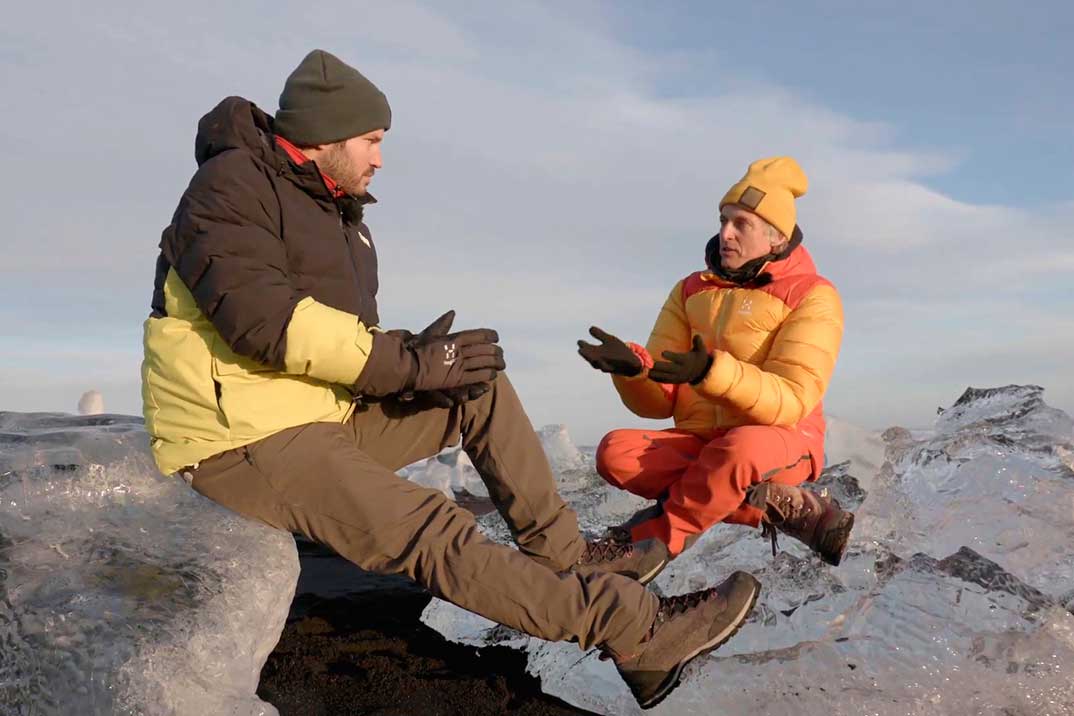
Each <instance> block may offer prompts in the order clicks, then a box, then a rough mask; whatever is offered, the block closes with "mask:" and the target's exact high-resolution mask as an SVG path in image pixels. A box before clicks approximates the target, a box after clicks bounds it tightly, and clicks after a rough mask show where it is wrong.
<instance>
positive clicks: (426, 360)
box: [407, 328, 506, 391]
mask: <svg viewBox="0 0 1074 716" xmlns="http://www.w3.org/2000/svg"><path fill="white" fill-rule="evenodd" d="M499 340H500V336H499V334H497V333H496V331H494V330H491V329H489V328H476V329H473V330H469V331H459V332H458V333H451V334H448V335H446V336H441V337H439V338H431V339H429V340H428V341H426V342H425V343H416V345H414V347H413V348H411V352H412V353H413V355H414V357H415V358H416V359H417V372H416V373H415V374H414V379H413V383H412V384H410V385H408V386H407V387H408V388H412V389H414V390H416V391H423V390H444V389H450V388H461V387H463V386H469V385H473V384H475V383H491V382H492V381H493V380H495V378H496V373H497V371H501V370H503V369H504V368H505V367H506V365H505V364H504V362H503V349H502V348H500V347H499V346H498V345H496V342H497V341H499Z"/></svg>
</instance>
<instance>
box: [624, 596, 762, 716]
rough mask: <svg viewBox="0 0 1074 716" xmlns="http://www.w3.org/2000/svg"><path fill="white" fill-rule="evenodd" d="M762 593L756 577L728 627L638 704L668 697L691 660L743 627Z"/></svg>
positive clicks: (646, 704)
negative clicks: (747, 599) (747, 598)
mask: <svg viewBox="0 0 1074 716" xmlns="http://www.w3.org/2000/svg"><path fill="white" fill-rule="evenodd" d="M760 594H761V583H760V582H758V581H757V580H756V579H754V580H753V594H752V595H751V596H750V599H749V601H748V602H746V603H745V604H744V605H743V607H742V609H741V611H739V613H738V614H736V615H735V619H734V621H732V622H731V623H730V624H728V625H727V628H726V629H724V630H723V631H721V632H720V633H719V634H717V635H716V636H714V637H713V638H712V640H711V641H709V642H708V643H706V644H704V645H703V646H701V647H699V648H698V649H697V651H695V652H694V653H692V654H690V655H689V656H688V657H686V658H685V659H683V660H682V661H680V662H679V665H678V666H676V667H675V668H674V669H673V670H672V671H671V673H669V674H668V676H667V678H666V679H664V681H663V682H662V683H661V684H660V686H659V687H658V688H657V690H656V693H655V694H653V696H652V697H650V698H649V699H647V700H646V701H641V700H639V701H638V705H639V706H641V708H643V709H651V708H653V707H654V706H656V705H658V704H659V703H660V702H661V701H663V700H664V699H666V698H667V697H668V694H670V693H671V692H672V691H674V690H675V687H677V686H678V685H679V678H680V677H681V676H682V672H683V669H685V668H686V665H687V664H689V663H690V662H691V661H693V660H694V659H696V658H697V657H699V656H704V655H705V654H709V653H712V652H713V651H716V650H717V649H719V648H720V647H721V646H723V645H724V644H726V643H727V642H728V641H729V640H730V639H731V637H733V636H734V635H735V634H737V633H738V630H739V629H741V628H742V625H743V624H744V623H745V622H746V618H747V617H748V616H749V615H750V612H752V611H753V607H754V605H755V604H757V597H759V596H760ZM635 698H636V695H635Z"/></svg>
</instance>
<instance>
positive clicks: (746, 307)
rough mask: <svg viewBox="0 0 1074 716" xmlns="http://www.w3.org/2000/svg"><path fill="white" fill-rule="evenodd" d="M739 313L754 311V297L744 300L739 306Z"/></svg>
mask: <svg viewBox="0 0 1074 716" xmlns="http://www.w3.org/2000/svg"><path fill="white" fill-rule="evenodd" d="M738 312H739V313H746V314H749V313H753V299H752V298H746V299H743V300H742V305H741V306H739V307H738Z"/></svg>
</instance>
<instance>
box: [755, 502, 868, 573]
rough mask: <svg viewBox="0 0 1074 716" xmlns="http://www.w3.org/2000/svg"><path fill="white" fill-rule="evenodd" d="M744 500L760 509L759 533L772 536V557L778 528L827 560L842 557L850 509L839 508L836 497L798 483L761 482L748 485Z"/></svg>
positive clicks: (851, 518) (851, 520)
mask: <svg viewBox="0 0 1074 716" xmlns="http://www.w3.org/2000/svg"><path fill="white" fill-rule="evenodd" d="M746 502H748V503H749V504H751V505H753V506H754V507H756V508H757V509H759V510H761V511H763V512H764V515H763V516H762V517H761V530H762V532H761V533H762V534H763V535H764V536H766V537H771V538H772V556H773V557H775V556H776V530H779V531H780V532H782V533H783V534H785V535H789V536H791V537H794V538H795V539H796V540H799V541H801V542H803V543H805V545H806V546H807V547H809V548H810V549H811V550H813V551H814V552H816V553H817V554H819V555H820V558H821V559H823V560H824V561H825V562H827V563H828V564H836V565H837V564H839V562H840V561H842V559H843V553H845V552H846V549H847V541H848V540H849V538H850V530H851V528H853V527H854V513H853V512H847V511H846V510H843V509H840V507H839V502H838V501H837V500H835V499H833V498H831V497H828V495H827V494H817V493H816V492H813V491H812V490H803V489H802V488H800V487H793V486H791V485H779V484H776V483H773V482H762V483H760V484H757V485H754V486H752V487H750V489H749V490H748V491H747V493H746Z"/></svg>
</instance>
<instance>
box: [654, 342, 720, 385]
mask: <svg viewBox="0 0 1074 716" xmlns="http://www.w3.org/2000/svg"><path fill="white" fill-rule="evenodd" d="M661 355H662V356H663V357H664V358H666V359H667V360H664V361H657V362H656V363H654V364H653V367H652V368H650V369H649V379H650V380H654V381H656V382H657V383H689V384H690V385H697V384H698V383H700V382H701V380H702V379H703V378H704V377H705V374H706V373H708V372H709V368H711V367H712V356H711V355H710V354H709V352H708V350H707V349H706V348H705V341H703V340H702V339H701V336H694V342H693V347H692V348H691V349H690V350H689V351H687V352H686V353H675V352H674V351H664V352H663V353H662V354H661Z"/></svg>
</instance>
